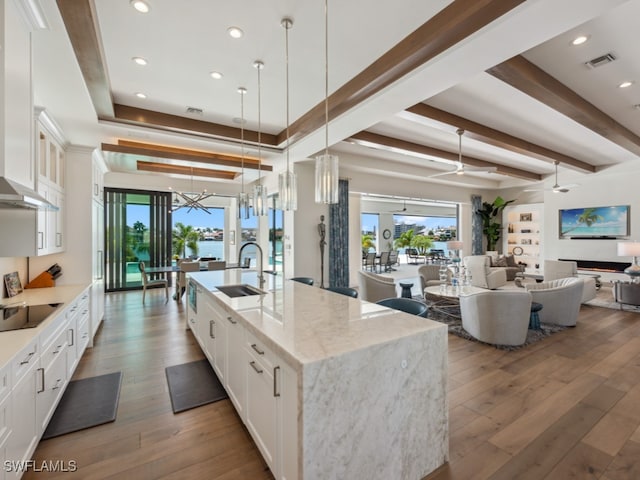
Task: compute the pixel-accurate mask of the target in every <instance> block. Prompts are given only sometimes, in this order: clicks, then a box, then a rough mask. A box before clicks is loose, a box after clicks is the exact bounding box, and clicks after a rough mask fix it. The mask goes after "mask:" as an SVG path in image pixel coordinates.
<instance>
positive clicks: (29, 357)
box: [20, 351, 36, 365]
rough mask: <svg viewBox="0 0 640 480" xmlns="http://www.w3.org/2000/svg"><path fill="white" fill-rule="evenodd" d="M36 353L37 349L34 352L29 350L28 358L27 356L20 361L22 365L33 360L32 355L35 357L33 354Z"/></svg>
mask: <svg viewBox="0 0 640 480" xmlns="http://www.w3.org/2000/svg"><path fill="white" fill-rule="evenodd" d="M35 353H36V352H35V351H34V352H29V355H27V358H25V359H24V360H22V361H21V362H20V365H26V364H27V363H29V362H30V361H31V357H33V355H34V354H35Z"/></svg>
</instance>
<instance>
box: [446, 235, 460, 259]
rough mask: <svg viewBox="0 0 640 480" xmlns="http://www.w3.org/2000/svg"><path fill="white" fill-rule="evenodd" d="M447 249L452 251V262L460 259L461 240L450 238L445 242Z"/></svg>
mask: <svg viewBox="0 0 640 480" xmlns="http://www.w3.org/2000/svg"><path fill="white" fill-rule="evenodd" d="M447 249H448V250H449V251H452V252H454V256H453V257H452V260H453V261H454V262H459V261H460V250H462V242H461V241H460V240H450V241H448V242H447Z"/></svg>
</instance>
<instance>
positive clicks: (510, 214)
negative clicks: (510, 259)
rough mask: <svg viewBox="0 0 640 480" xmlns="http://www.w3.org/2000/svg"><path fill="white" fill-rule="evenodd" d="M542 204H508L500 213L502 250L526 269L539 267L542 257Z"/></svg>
mask: <svg viewBox="0 0 640 480" xmlns="http://www.w3.org/2000/svg"><path fill="white" fill-rule="evenodd" d="M542 212H543V209H542V204H524V205H514V206H508V207H506V208H505V209H504V211H503V215H502V225H503V228H504V234H503V251H504V252H506V253H507V254H512V255H513V256H514V257H515V259H516V262H519V263H522V264H525V265H526V268H528V269H534V270H535V269H539V268H540V263H541V261H542V260H541V259H542V238H543V236H542V226H543V213H542Z"/></svg>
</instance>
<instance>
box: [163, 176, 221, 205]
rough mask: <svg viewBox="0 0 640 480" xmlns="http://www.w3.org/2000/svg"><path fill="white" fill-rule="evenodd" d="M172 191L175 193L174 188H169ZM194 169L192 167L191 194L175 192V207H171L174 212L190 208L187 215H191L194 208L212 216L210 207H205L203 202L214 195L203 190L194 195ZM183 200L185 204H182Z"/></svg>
mask: <svg viewBox="0 0 640 480" xmlns="http://www.w3.org/2000/svg"><path fill="white" fill-rule="evenodd" d="M169 190H170V191H173V188H172V187H169ZM193 190H194V189H193V167H191V193H189V192H174V193H175V195H176V196H175V198H174V199H173V206H172V207H171V211H172V212H176V211H178V210H180V209H181V208H188V210H187V213H189V212H190V211H191V210H193V209H194V208H195V209H196V210H202V211H203V212H207V213H208V214H211V212H210V211H209V207H207V206H206V205H204V204H203V203H202V202H203V201H204V200H206V199H207V198H209V197H213V195H214V194H213V193H207V190H206V189H204V190H202V193H193ZM180 200H182V201H183V202H184V203H180Z"/></svg>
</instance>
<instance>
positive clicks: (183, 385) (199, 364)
mask: <svg viewBox="0 0 640 480" xmlns="http://www.w3.org/2000/svg"><path fill="white" fill-rule="evenodd" d="M165 372H166V374H167V384H168V385H169V395H170V396H171V407H172V408H173V413H180V412H184V411H185V410H189V409H191V408H195V407H200V406H202V405H206V404H208V403H213V402H217V401H218V400H224V399H225V398H228V396H227V392H226V391H225V389H224V387H223V386H222V384H221V383H220V380H218V376H217V375H216V374H215V372H214V371H213V368H211V364H210V363H209V361H208V360H206V359H205V360H197V361H195V362H190V363H183V364H182V365H174V366H172V367H167V368H165Z"/></svg>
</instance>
